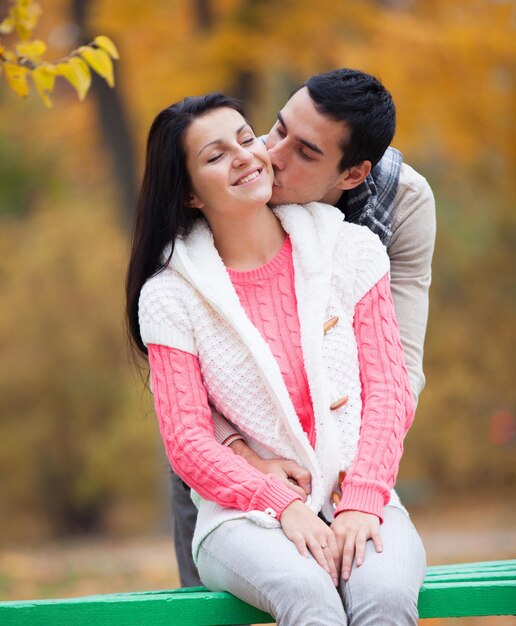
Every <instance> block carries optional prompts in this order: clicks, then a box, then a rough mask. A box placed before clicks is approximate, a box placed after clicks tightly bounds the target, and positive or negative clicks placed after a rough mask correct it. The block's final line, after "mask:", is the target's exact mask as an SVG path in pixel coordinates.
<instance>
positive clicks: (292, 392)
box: [228, 237, 315, 446]
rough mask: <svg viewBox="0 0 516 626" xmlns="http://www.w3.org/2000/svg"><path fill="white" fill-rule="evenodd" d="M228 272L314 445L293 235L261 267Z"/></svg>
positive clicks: (312, 414) (312, 415) (311, 443)
mask: <svg viewBox="0 0 516 626" xmlns="http://www.w3.org/2000/svg"><path fill="white" fill-rule="evenodd" d="M228 273H229V277H230V278H231V282H232V283H233V286H234V287H235V291H236V292H237V294H238V297H239V300H240V302H241V304H242V306H243V308H244V310H245V312H246V313H247V316H248V317H249V319H250V320H251V321H252V322H253V324H254V325H255V326H256V328H257V329H258V330H259V331H260V333H261V334H262V337H263V338H264V339H265V341H266V342H267V343H268V344H269V347H270V349H271V351H272V354H273V355H274V358H275V359H276V361H277V362H278V365H279V367H280V370H281V375H282V376H283V380H284V381H285V385H286V387H287V390H288V393H289V396H290V398H291V400H292V403H293V405H294V408H295V410H296V413H297V416H298V418H299V421H300V422H301V426H302V427H303V430H304V431H305V433H306V434H307V436H308V439H309V441H310V445H312V446H314V444H315V429H314V412H313V407H312V399H311V398H310V389H309V387H308V381H307V379H306V371H305V367H304V364H303V351H302V349H301V331H300V328H299V318H298V315H297V300H296V292H295V286H294V265H293V262H292V244H291V242H290V237H286V239H285V243H284V244H283V246H282V247H281V250H280V251H279V252H278V254H276V255H275V256H274V258H273V259H271V260H270V261H269V262H268V263H266V264H264V265H262V266H261V267H259V268H258V269H255V270H251V271H245V272H237V271H235V270H231V269H228Z"/></svg>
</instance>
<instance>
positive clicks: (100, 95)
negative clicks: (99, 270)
mask: <svg viewBox="0 0 516 626" xmlns="http://www.w3.org/2000/svg"><path fill="white" fill-rule="evenodd" d="M91 5H92V2H91V0H72V1H71V10H72V18H73V21H74V22H75V23H76V24H77V26H78V28H79V39H80V42H81V43H88V42H89V41H91V40H92V38H93V37H92V35H91V33H90V31H89V28H88V11H89V10H90V9H91ZM118 65H119V66H120V65H121V64H120V63H118ZM92 77H93V81H92V88H91V89H92V94H93V95H94V98H95V102H96V103H97V119H98V124H99V127H100V131H101V135H102V139H103V141H104V144H105V147H106V148H107V150H108V151H109V153H110V156H111V161H112V168H113V175H114V178H115V181H116V183H117V188H118V197H119V207H120V217H121V221H122V224H123V226H124V228H125V229H126V230H127V231H130V230H131V229H132V224H133V218H134V210H135V206H136V198H137V182H136V173H135V172H136V165H135V162H136V159H135V149H134V142H133V138H132V134H131V129H130V124H129V120H128V114H127V109H126V106H125V103H124V100H123V99H122V95H121V90H120V83H121V77H120V72H118V75H117V87H116V88H115V89H111V88H110V87H109V86H108V85H107V83H106V82H105V81H104V79H102V78H100V77H99V76H98V75H97V74H96V73H94V72H92Z"/></svg>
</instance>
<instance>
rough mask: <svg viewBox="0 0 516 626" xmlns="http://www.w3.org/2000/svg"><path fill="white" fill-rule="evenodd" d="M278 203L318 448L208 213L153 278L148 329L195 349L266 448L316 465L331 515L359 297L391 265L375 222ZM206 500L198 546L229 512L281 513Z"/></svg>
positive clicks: (145, 300)
mask: <svg viewBox="0 0 516 626" xmlns="http://www.w3.org/2000/svg"><path fill="white" fill-rule="evenodd" d="M274 211H275V213H276V215H277V216H278V218H279V219H280V221H281V223H282V226H283V228H284V230H285V231H286V232H287V233H288V234H289V235H290V239H291V242H292V257H293V263H294V274H295V287H296V296H297V302H298V315H299V322H300V329H301V345H302V349H303V357H304V365H305V368H306V373H307V378H308V384H309V387H310V393H311V397H312V402H313V407H314V415H315V424H316V432H317V442H316V447H315V450H314V449H313V448H312V447H311V446H310V443H309V441H308V438H307V436H306V434H305V433H304V431H303V429H302V427H301V425H300V423H299V420H298V418H297V415H296V412H295V410H294V407H293V405H292V402H291V400H290V397H289V395H288V392H287V389H286V386H285V383H284V381H283V378H282V375H281V372H280V369H279V366H278V364H277V362H276V360H275V359H274V356H273V355H272V353H271V351H270V348H269V346H268V344H267V343H266V341H265V340H264V339H263V338H262V336H261V335H260V333H259V331H258V330H257V329H256V328H255V326H254V325H253V324H252V323H251V321H250V320H249V318H248V317H247V315H246V313H245V311H244V309H243V308H242V306H241V304H240V301H239V299H238V296H237V294H236V292H235V290H234V288H233V285H232V283H231V281H230V278H229V275H228V273H227V271H226V268H225V267H224V264H223V262H222V259H221V258H220V256H219V254H218V252H217V250H216V248H215V246H214V244H213V237H212V234H211V231H210V229H209V227H208V225H207V223H206V222H204V221H199V222H198V223H197V225H196V226H195V228H194V230H193V232H192V233H191V234H190V235H189V236H188V238H187V239H185V240H177V241H176V244H175V248H174V254H173V257H172V261H171V263H170V264H169V266H168V267H167V268H166V269H165V270H163V271H162V272H160V273H159V274H157V275H155V276H153V277H152V278H150V279H149V280H148V281H147V283H146V284H145V285H144V287H143V289H142V293H141V297H140V311H139V315H140V330H141V335H142V339H143V341H144V343H145V344H146V345H147V344H163V345H167V346H170V347H173V348H178V349H180V350H184V351H187V352H191V353H192V354H194V355H196V356H197V357H198V358H199V362H200V367H201V372H202V376H203V381H204V384H205V387H206V390H207V392H208V396H209V399H210V402H211V403H212V404H213V406H214V407H215V408H216V409H217V410H218V411H219V412H220V413H221V414H222V415H224V416H225V417H226V418H227V419H228V420H230V421H231V422H232V423H233V424H235V425H236V426H237V427H238V428H239V430H240V431H241V432H242V433H243V434H244V435H245V437H246V442H247V443H248V445H249V446H250V447H252V448H253V449H254V450H255V451H257V452H258V453H259V454H260V455H261V456H263V457H264V458H270V457H273V456H280V457H284V458H289V459H293V460H294V461H296V462H297V463H299V464H301V465H302V466H304V467H305V468H306V469H308V470H309V471H310V473H311V475H312V494H311V501H310V503H309V504H310V507H311V508H312V509H313V510H314V511H315V512H319V511H321V510H322V511H323V514H324V515H325V517H326V518H327V519H328V520H331V519H332V517H333V511H332V508H331V505H330V495H331V492H332V491H333V490H334V489H335V487H336V486H337V477H338V473H339V470H341V469H344V470H346V469H347V468H349V466H350V465H351V462H352V460H353V458H354V456H355V454H356V452H357V446H358V438H359V431H360V418H361V409H362V405H361V386H360V375H359V366H358V355H357V345H356V340H355V334H354V331H353V315H354V309H355V305H356V304H357V303H358V302H359V300H360V299H361V298H362V297H363V296H364V295H365V294H366V293H367V292H368V291H369V290H370V289H371V288H372V287H373V285H374V284H375V283H376V282H377V281H378V280H379V279H380V278H382V276H384V275H385V274H386V273H387V272H388V271H389V260H388V256H387V253H386V251H385V249H384V247H383V245H382V244H381V243H380V240H379V238H378V237H377V236H376V235H373V234H372V233H371V232H370V231H369V229H368V228H367V227H365V226H357V225H354V224H349V223H347V222H343V221H342V214H341V213H340V211H339V210H338V209H336V208H335V207H332V206H329V205H325V204H321V203H315V202H314V203H310V204H308V205H305V206H299V205H285V206H282V207H277V208H276V209H274ZM165 254H166V251H165ZM333 316H338V317H339V322H338V323H337V325H336V326H334V327H333V328H332V330H331V331H329V332H328V333H327V334H326V335H325V334H324V333H323V325H324V322H325V321H326V320H328V319H329V318H330V317H333ZM344 395H346V396H348V398H349V400H348V402H347V403H346V404H345V405H344V406H343V407H341V408H339V409H338V410H336V411H331V410H330V408H329V407H330V404H332V402H334V401H335V400H336V399H338V398H341V397H342V396H344ZM198 505H199V517H198V521H197V527H196V533H195V537H194V556H196V554H197V549H198V546H199V544H200V542H201V541H202V539H203V538H204V537H205V536H206V535H207V534H208V533H209V532H211V530H213V529H214V528H216V527H217V526H218V525H219V524H220V523H222V522H223V521H226V520H227V519H235V518H238V517H249V518H251V519H253V520H254V521H255V522H257V523H259V524H261V525H264V526H266V527H271V526H277V524H278V522H277V521H276V520H274V519H273V518H270V517H269V516H268V515H266V514H265V513H263V512H260V511H251V512H248V513H243V512H242V511H237V510H234V509H228V508H222V507H220V506H219V505H217V504H215V503H213V502H208V501H206V500H203V499H202V498H199V499H198Z"/></svg>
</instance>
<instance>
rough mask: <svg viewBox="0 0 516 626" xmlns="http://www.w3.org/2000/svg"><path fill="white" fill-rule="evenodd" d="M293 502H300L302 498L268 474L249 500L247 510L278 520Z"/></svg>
mask: <svg viewBox="0 0 516 626" xmlns="http://www.w3.org/2000/svg"><path fill="white" fill-rule="evenodd" d="M295 500H302V498H301V496H299V495H298V494H297V493H296V492H295V491H293V490H292V489H290V488H289V487H287V485H284V484H283V483H282V482H281V481H280V479H279V478H278V477H276V476H273V475H272V474H269V475H267V479H266V480H265V481H264V485H263V488H262V489H259V490H258V491H257V492H256V493H255V494H254V496H253V498H252V499H251V502H250V507H249V508H250V510H256V511H264V512H265V513H267V514H268V515H270V516H271V517H275V518H276V519H277V520H279V519H280V517H281V514H282V513H283V511H284V510H285V509H286V508H287V506H288V505H289V504H292V502H294V501H295Z"/></svg>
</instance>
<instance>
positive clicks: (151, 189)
mask: <svg viewBox="0 0 516 626" xmlns="http://www.w3.org/2000/svg"><path fill="white" fill-rule="evenodd" d="M272 183H273V172H272V168H271V164H270V161H269V159H268V156H267V152H266V149H265V147H264V146H263V144H262V143H261V142H260V141H259V140H257V139H256V137H255V135H254V133H253V131H252V129H251V127H250V126H249V124H248V123H247V121H246V120H245V117H244V116H243V113H242V111H241V109H240V107H239V105H238V104H237V103H236V102H235V101H233V100H232V99H230V98H227V97H225V96H222V95H221V94H210V95H208V96H205V97H199V98H187V99H185V100H184V101H182V102H180V103H178V104H176V105H173V106H171V107H169V108H167V109H165V110H164V111H162V112H161V113H160V114H159V115H158V116H157V118H156V120H155V121H154V123H153V125H152V127H151V130H150V133H149V140H148V146H147V163H146V169H145V175H144V181H143V185H142V191H141V195H140V201H139V206H138V214H137V224H136V232H135V238H134V243H133V250H132V256H131V261H130V265H129V272H128V281H127V300H128V303H127V310H128V317H129V323H130V329H131V334H132V337H133V339H134V342H135V344H136V345H137V347H138V348H139V349H140V350H141V351H142V352H144V353H147V352H148V358H149V364H150V368H151V379H152V385H153V391H154V397H155V406H156V412H157V415H158V420H159V425H160V431H161V434H162V437H163V441H164V443H165V447H166V450H167V453H168V456H169V459H170V462H171V464H172V466H173V468H174V470H175V471H176V472H177V474H178V475H179V476H180V477H181V478H182V479H183V480H184V481H185V482H187V483H188V484H189V485H190V486H191V487H192V489H193V490H194V492H196V496H197V502H198V506H199V515H198V521H197V526H196V531H195V536H194V544H193V550H194V558H195V559H196V562H197V565H198V568H199V572H200V575H201V579H202V580H203V582H204V583H205V584H206V586H208V587H210V588H212V589H226V590H228V591H231V592H232V593H234V594H235V595H237V596H239V597H241V598H242V599H244V600H246V601H247V602H250V603H251V604H254V605H255V606H258V607H260V608H262V609H264V610H266V611H269V612H270V613H272V614H273V615H274V616H275V617H276V620H277V622H278V624H281V625H285V624H296V626H299V625H302V624H310V625H313V624H325V625H331V624H346V623H347V621H346V620H347V617H346V610H348V612H349V606H348V600H347V599H346V587H347V586H348V585H347V581H348V579H349V577H350V572H351V562H352V560H353V556H354V559H355V566H356V567H360V565H361V564H362V562H363V560H364V553H365V544H366V541H367V539H369V538H371V539H372V540H373V542H374V545H375V548H376V550H377V551H378V552H379V551H381V550H382V538H381V535H380V532H379V526H380V523H381V522H382V521H383V517H384V515H385V513H384V511H385V510H386V509H385V505H387V504H389V505H390V506H389V507H387V508H388V509H393V510H394V509H397V510H398V514H400V515H405V513H403V512H402V511H401V512H400V509H401V508H402V507H401V505H400V504H399V500H398V499H397V496H396V494H395V493H394V492H393V491H392V487H393V485H394V482H395V478H396V474H397V468H398V464H399V460H400V457H401V453H402V447H403V444H402V442H403V437H404V434H405V432H406V431H407V429H408V428H409V426H410V423H411V421H412V418H413V412H414V407H413V400H412V395H411V392H410V389H409V384H408V378H407V374H406V371H405V366H404V362H403V354H402V349H401V344H400V340H399V333H398V329H397V324H396V321H395V318H394V311H393V305H392V299H391V296H390V292H389V284H388V270H389V266H388V258H387V255H386V253H385V251H384V248H383V246H382V245H381V244H380V242H379V240H378V239H377V238H376V237H375V236H374V235H373V234H372V233H370V231H368V230H367V229H366V228H364V227H359V226H354V225H351V224H348V223H343V222H342V216H341V214H340V212H339V211H338V210H337V209H334V208H333V207H328V206H326V205H322V204H319V203H311V204H309V205H307V206H305V207H301V206H297V205H296V206H294V205H290V206H284V207H278V208H276V209H274V211H273V210H271V209H270V208H269V207H268V206H267V202H268V200H269V199H270V195H271V189H272ZM210 404H211V405H213V406H214V407H215V408H216V409H217V410H218V411H220V413H222V414H223V415H224V416H226V417H227V418H228V419H229V420H230V421H231V422H232V423H233V424H234V425H235V426H236V427H237V428H238V429H239V430H240V431H241V432H242V433H243V434H245V438H246V441H247V443H248V445H249V446H250V447H251V448H252V449H253V450H254V451H255V452H257V453H258V454H260V456H262V457H264V458H271V457H274V456H281V457H284V458H290V459H293V460H294V461H296V462H297V463H299V464H300V465H302V466H303V467H305V468H306V469H308V470H309V471H310V473H311V476H312V491H311V495H310V497H309V498H308V499H307V500H306V502H303V500H302V498H301V497H300V495H299V493H298V492H296V491H295V490H293V489H290V488H289V487H288V486H287V485H285V484H284V483H283V482H282V481H281V480H280V479H279V478H278V477H276V476H274V475H271V474H268V475H265V474H262V473H260V472H259V471H258V470H256V469H254V468H253V467H251V466H250V465H249V464H248V463H247V462H246V461H245V460H244V459H242V458H240V457H238V456H236V455H235V454H233V452H232V451H231V450H229V449H228V448H227V447H224V446H221V445H219V444H218V443H217V442H216V441H215V439H214V435H213V424H212V417H211V410H210ZM339 474H340V476H341V481H340V483H341V484H339ZM337 491H341V493H342V495H341V498H340V502H339V503H338V504H336V505H335V508H334V506H333V505H332V494H334V493H335V492H337ZM330 524H331V525H330ZM339 575H341V579H340V582H339ZM412 578H414V577H412ZM419 578H422V574H421V575H420V576H419ZM419 582H420V581H419ZM412 584H413V585H416V587H417V585H418V581H415V582H414V581H413V582H412ZM336 587H337V588H338V589H336ZM339 594H340V595H339ZM413 596H414V594H412V600H411V606H410V607H407V610H406V612H407V615H409V614H410V616H409V617H407V621H406V623H407V624H409V623H416V621H415V620H417V608H415V606H414V600H413ZM415 597H416V599H417V589H416V594H415ZM399 601H400V602H401V603H402V604H403V599H402V598H399ZM343 602H344V604H346V610H345V608H344V604H343ZM348 617H349V616H348ZM350 620H351V617H350ZM363 623H364V624H365V623H367V622H366V621H363ZM386 623H387V622H386ZM396 623H398V624H399V623H400V622H396Z"/></svg>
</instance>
